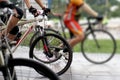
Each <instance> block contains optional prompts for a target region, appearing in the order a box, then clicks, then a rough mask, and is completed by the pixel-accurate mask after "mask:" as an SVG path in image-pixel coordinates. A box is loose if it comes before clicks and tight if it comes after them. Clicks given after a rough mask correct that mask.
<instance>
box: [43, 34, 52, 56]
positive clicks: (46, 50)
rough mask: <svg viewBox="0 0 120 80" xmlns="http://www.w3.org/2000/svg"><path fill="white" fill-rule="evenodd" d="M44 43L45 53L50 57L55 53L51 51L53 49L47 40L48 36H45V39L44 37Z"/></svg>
mask: <svg viewBox="0 0 120 80" xmlns="http://www.w3.org/2000/svg"><path fill="white" fill-rule="evenodd" d="M42 43H43V48H44V53H45V55H46V56H48V57H52V56H53V54H52V53H51V50H50V48H49V44H48V42H47V38H46V37H44V36H43V39H42Z"/></svg>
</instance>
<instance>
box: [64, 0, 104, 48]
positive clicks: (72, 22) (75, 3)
mask: <svg viewBox="0 0 120 80" xmlns="http://www.w3.org/2000/svg"><path fill="white" fill-rule="evenodd" d="M79 8H80V9H83V10H84V11H86V12H87V13H89V14H91V15H92V16H94V17H97V19H98V20H102V19H103V17H102V16H99V14H98V13H97V12H96V11H94V10H93V9H92V8H91V7H90V6H89V5H88V4H87V3H85V2H84V0H69V3H68V5H67V8H66V11H65V13H64V24H65V25H66V27H67V28H68V29H69V30H70V31H71V32H72V33H73V34H74V37H73V38H72V39H70V40H69V44H70V45H71V47H74V46H75V45H76V44H77V43H79V42H81V41H82V40H83V39H84V32H83V31H82V28H81V26H80V24H79V23H78V21H77V20H76V19H75V14H76V13H77V11H78V9H79Z"/></svg>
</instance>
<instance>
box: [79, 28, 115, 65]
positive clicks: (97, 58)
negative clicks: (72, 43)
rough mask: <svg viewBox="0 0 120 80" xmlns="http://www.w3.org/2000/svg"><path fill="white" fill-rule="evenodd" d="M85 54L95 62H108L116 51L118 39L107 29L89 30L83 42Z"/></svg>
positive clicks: (82, 46)
mask: <svg viewBox="0 0 120 80" xmlns="http://www.w3.org/2000/svg"><path fill="white" fill-rule="evenodd" d="M81 51H82V53H83V56H84V57H85V58H86V59H87V60H88V61H90V62H92V63H95V64H103V63H106V62H108V61H109V60H110V59H112V57H113V56H114V54H115V52H116V41H115V39H114V37H113V36H112V34H110V33H109V32H107V31H105V30H93V32H89V33H88V34H87V35H86V36H85V39H84V40H83V42H82V43H81Z"/></svg>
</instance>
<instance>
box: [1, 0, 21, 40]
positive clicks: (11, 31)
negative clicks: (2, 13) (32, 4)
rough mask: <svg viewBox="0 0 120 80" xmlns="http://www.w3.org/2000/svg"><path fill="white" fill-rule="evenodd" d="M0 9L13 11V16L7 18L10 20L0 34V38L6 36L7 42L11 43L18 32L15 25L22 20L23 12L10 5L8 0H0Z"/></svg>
mask: <svg viewBox="0 0 120 80" xmlns="http://www.w3.org/2000/svg"><path fill="white" fill-rule="evenodd" d="M0 8H10V9H12V10H13V14H12V15H10V16H9V17H10V18H9V20H8V23H7V28H6V29H5V30H3V31H2V33H1V34H0V37H1V35H2V34H7V38H8V40H9V41H12V40H13V39H14V38H15V36H16V34H17V33H18V31H19V29H18V27H17V26H16V24H17V23H18V21H19V20H20V19H21V18H22V16H23V11H22V10H21V9H20V8H18V7H16V6H15V5H14V4H12V3H10V2H9V0H0ZM3 22H5V21H3Z"/></svg>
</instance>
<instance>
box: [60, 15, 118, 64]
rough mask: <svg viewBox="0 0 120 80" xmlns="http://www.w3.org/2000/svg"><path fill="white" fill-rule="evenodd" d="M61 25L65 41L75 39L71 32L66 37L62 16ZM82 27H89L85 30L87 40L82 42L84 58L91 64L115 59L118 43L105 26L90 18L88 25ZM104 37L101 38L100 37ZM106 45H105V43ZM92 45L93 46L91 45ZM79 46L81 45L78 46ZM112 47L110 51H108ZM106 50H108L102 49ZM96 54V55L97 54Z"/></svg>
mask: <svg viewBox="0 0 120 80" xmlns="http://www.w3.org/2000/svg"><path fill="white" fill-rule="evenodd" d="M58 19H59V20H60V23H61V28H62V30H61V32H62V33H61V34H62V35H63V37H64V38H65V39H68V38H69V39H70V38H72V37H74V36H73V35H71V33H70V31H68V34H69V36H68V34H67V35H66V31H65V28H66V27H65V25H64V23H63V19H62V17H61V16H58ZM81 25H88V26H87V28H86V29H85V31H84V33H85V38H84V40H83V41H82V42H81V46H80V47H81V52H82V54H83V56H84V57H85V58H86V59H87V60H88V61H89V62H91V63H94V64H103V63H106V62H108V61H109V60H111V59H112V58H113V56H114V55H115V53H116V48H117V46H116V41H115V39H114V37H113V36H112V34H111V33H110V32H108V31H107V30H106V29H105V26H104V25H103V24H101V23H99V22H98V21H97V19H96V18H95V17H88V18H87V23H84V24H81ZM98 26H99V27H98ZM99 34H101V35H103V36H102V37H100V35H99ZM104 42H105V43H106V44H105V43H104ZM90 43H91V44H90ZM78 46H79V45H78ZM107 47H110V49H109V51H106V49H107ZM102 48H106V49H102ZM95 53H96V54H95Z"/></svg>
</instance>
